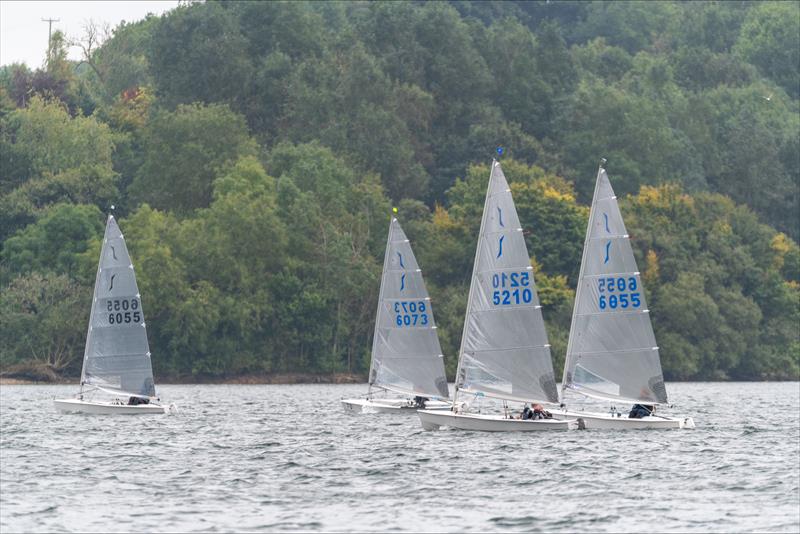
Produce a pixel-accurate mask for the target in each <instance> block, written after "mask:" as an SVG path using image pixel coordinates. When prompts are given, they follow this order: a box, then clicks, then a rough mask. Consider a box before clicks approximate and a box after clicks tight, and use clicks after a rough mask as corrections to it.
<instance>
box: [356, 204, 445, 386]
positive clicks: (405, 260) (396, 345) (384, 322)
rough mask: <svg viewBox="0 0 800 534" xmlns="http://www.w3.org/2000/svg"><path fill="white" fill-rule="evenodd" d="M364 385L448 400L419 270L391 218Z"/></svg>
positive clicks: (406, 239)
mask: <svg viewBox="0 0 800 534" xmlns="http://www.w3.org/2000/svg"><path fill="white" fill-rule="evenodd" d="M369 383H370V386H371V387H378V388H382V389H387V390H391V391H395V392H398V393H405V394H411V395H422V396H427V397H438V398H449V396H450V395H449V391H448V389H447V379H446V377H445V373H444V358H443V356H442V348H441V346H440V344H439V337H438V335H437V333H436V324H435V321H434V318H433V308H432V306H431V299H430V296H429V295H428V291H427V289H426V288H425V282H424V280H423V278H422V270H421V269H420V268H419V265H418V264H417V259H416V257H415V256H414V252H413V251H412V250H411V244H410V243H409V240H408V238H406V235H405V233H404V232H403V229H402V228H401V227H400V223H399V222H398V221H397V219H396V218H394V217H393V218H392V220H391V223H390V225H389V235H388V237H387V240H386V253H385V255H384V261H383V273H382V276H381V289H380V293H379V296H378V310H377V314H376V317H375V331H374V336H373V341H372V359H371V363H370V373H369Z"/></svg>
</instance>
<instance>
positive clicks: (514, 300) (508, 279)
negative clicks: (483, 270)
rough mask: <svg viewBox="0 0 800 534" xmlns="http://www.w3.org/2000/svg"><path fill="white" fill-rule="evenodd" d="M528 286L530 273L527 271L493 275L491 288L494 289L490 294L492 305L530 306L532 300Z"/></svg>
mask: <svg viewBox="0 0 800 534" xmlns="http://www.w3.org/2000/svg"><path fill="white" fill-rule="evenodd" d="M530 285H531V273H530V272H528V271H522V272H511V273H507V272H500V273H495V274H493V275H492V287H493V288H494V289H495V291H494V292H493V293H492V304H494V305H495V306H512V305H519V304H530V302H531V301H532V300H533V292H532V291H531V289H530ZM506 288H508V289H506Z"/></svg>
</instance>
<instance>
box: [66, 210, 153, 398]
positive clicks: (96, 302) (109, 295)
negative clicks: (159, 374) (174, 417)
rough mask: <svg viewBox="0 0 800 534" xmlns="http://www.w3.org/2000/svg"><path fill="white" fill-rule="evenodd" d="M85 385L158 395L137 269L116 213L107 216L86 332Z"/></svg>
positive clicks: (137, 394) (82, 372) (122, 391)
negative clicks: (131, 258)
mask: <svg viewBox="0 0 800 534" xmlns="http://www.w3.org/2000/svg"><path fill="white" fill-rule="evenodd" d="M81 385H82V386H84V385H89V386H96V387H98V388H99V389H103V390H105V391H113V392H115V393H123V394H130V395H134V396H144V397H155V395H156V393H155V384H154V382H153V368H152V363H151V360H150V346H149V344H148V342H147V329H146V327H145V319H144V310H143V309H142V303H141V296H140V294H139V288H138V285H137V283H136V274H135V271H134V269H133V264H132V263H131V260H130V255H129V254H128V247H127V245H126V244H125V238H124V237H123V235H122V233H121V232H120V229H119V226H118V225H117V222H116V220H115V219H114V217H113V216H109V217H108V221H107V222H106V230H105V235H104V237H103V246H102V248H101V250H100V260H99V262H98V267H97V275H96V277H95V285H94V295H93V297H92V311H91V315H90V318H89V328H88V330H87V334H86V348H85V350H84V356H83V368H82V370H81Z"/></svg>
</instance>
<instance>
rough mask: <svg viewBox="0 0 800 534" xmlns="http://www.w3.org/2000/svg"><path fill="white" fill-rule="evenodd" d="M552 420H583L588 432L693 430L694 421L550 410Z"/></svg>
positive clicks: (689, 418) (688, 418)
mask: <svg viewBox="0 0 800 534" xmlns="http://www.w3.org/2000/svg"><path fill="white" fill-rule="evenodd" d="M551 413H552V414H553V418H554V419H561V420H566V419H575V418H580V419H581V420H583V424H584V427H585V428H586V429H588V430H640V429H680V428H694V420H693V419H692V418H691V417H685V418H672V417H661V416H648V417H642V418H640V419H631V418H629V417H628V416H627V415H625V414H622V415H621V416H620V417H616V416H612V415H611V414H610V413H602V412H583V411H578V412H575V411H569V410H552V411H551Z"/></svg>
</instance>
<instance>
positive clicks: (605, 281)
mask: <svg viewBox="0 0 800 534" xmlns="http://www.w3.org/2000/svg"><path fill="white" fill-rule="evenodd" d="M638 287H639V285H638V284H637V283H636V277H635V276H631V277H629V278H625V277H619V278H614V277H613V276H610V277H607V278H600V279H599V280H598V281H597V291H598V292H599V293H600V296H599V297H598V301H597V305H598V306H600V309H601V310H606V309H611V310H616V309H617V308H622V309H625V308H638V307H639V306H641V305H642V301H641V297H640V294H639V292H638V291H637V289H638Z"/></svg>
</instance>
